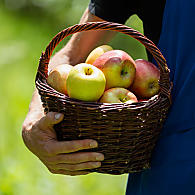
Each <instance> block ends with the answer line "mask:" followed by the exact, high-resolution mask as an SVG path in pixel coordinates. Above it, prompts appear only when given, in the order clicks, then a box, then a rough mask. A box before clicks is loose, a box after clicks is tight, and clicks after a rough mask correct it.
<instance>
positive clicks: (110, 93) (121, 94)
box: [100, 87, 138, 104]
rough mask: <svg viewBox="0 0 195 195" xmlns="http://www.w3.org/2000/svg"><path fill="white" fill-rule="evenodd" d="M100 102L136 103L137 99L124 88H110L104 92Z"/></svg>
mask: <svg viewBox="0 0 195 195" xmlns="http://www.w3.org/2000/svg"><path fill="white" fill-rule="evenodd" d="M100 102H102V103H126V104H131V103H134V102H138V100H137V97H136V96H135V95H134V94H133V93H132V92H130V91H129V90H127V89H125V88H118V87H116V88H110V89H108V90H106V91H105V92H104V94H103V95H102V97H101V99H100Z"/></svg>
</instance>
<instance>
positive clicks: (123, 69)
mask: <svg viewBox="0 0 195 195" xmlns="http://www.w3.org/2000/svg"><path fill="white" fill-rule="evenodd" d="M93 65H94V66H96V67H97V68H99V69H100V70H102V72H103V73H104V75H105V77H106V89H109V88H113V87H123V88H128V87H129V86H130V85H131V84H132V83H133V80H134V77H135V66H136V65H135V62H134V60H133V59H132V57H131V56H130V55H128V54H127V53H126V52H124V51H122V50H111V51H107V52H105V53H104V54H102V55H101V56H100V57H98V58H97V59H96V60H95V61H94V63H93Z"/></svg>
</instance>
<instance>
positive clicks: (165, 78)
mask: <svg viewBox="0 0 195 195" xmlns="http://www.w3.org/2000/svg"><path fill="white" fill-rule="evenodd" d="M98 29H101V30H113V31H117V32H121V33H123V34H126V35H129V36H130V37H133V38H134V39H136V40H138V41H139V42H140V43H142V44H143V45H144V46H145V47H146V49H148V50H149V52H150V53H151V54H152V55H153V57H154V59H155V60H156V62H157V64H158V66H159V69H160V80H159V85H160V90H159V95H160V94H161V93H162V94H164V95H165V96H167V97H168V99H169V101H170V102H171V90H172V82H170V76H169V74H170V70H169V68H168V66H167V63H166V60H165V58H164V56H163V55H162V53H161V51H160V50H159V49H158V48H157V46H156V45H155V44H154V43H153V42H152V41H151V40H150V39H148V38H147V37H146V36H145V35H143V34H142V33H140V32H138V31H137V30H134V29H133V28H131V27H128V26H126V25H123V24H119V23H113V22H87V23H81V24H75V25H73V26H70V27H68V28H66V29H64V30H62V31H60V32H59V33H58V34H56V35H55V36H54V37H53V39H52V40H51V41H50V43H49V44H48V46H47V47H46V49H45V52H42V55H41V57H40V60H39V66H38V70H37V75H36V79H35V82H36V86H37V82H38V80H40V81H44V80H46V79H47V77H48V64H49V61H50V58H51V55H52V53H53V51H54V49H55V48H56V46H57V45H58V44H59V43H60V42H61V41H62V40H63V39H64V38H66V37H67V36H69V35H72V34H74V33H77V32H82V31H89V30H98ZM42 83H44V82H42ZM46 85H47V83H46ZM47 87H48V86H47ZM53 92H55V93H56V90H55V89H53ZM57 93H58V95H59V96H62V94H61V93H59V92H57ZM63 95H64V94H63ZM64 97H66V95H65V96H64ZM72 101H75V100H73V99H72Z"/></svg>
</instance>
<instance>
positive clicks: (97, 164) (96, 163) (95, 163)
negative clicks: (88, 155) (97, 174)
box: [93, 162, 101, 168]
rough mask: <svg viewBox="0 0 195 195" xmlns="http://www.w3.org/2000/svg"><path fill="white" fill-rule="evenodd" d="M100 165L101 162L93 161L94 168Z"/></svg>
mask: <svg viewBox="0 0 195 195" xmlns="http://www.w3.org/2000/svg"><path fill="white" fill-rule="evenodd" d="M100 166H101V162H94V163H93V167H94V168H97V167H100Z"/></svg>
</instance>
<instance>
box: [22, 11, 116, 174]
mask: <svg viewBox="0 0 195 195" xmlns="http://www.w3.org/2000/svg"><path fill="white" fill-rule="evenodd" d="M89 21H102V20H101V19H100V18H98V17H96V16H94V15H92V14H90V13H89V11H88V9H86V11H85V12H84V14H83V16H82V18H81V20H80V23H84V22H89ZM113 35H114V33H113V32H110V31H101V30H97V31H89V32H81V33H77V34H74V35H73V36H72V37H71V39H70V40H69V42H68V43H67V44H66V46H65V47H64V48H62V49H61V50H60V51H59V52H57V53H56V54H55V55H54V56H53V58H52V59H51V61H50V64H49V68H50V69H53V68H54V67H55V66H57V65H59V64H63V63H68V64H71V65H75V64H77V63H79V62H82V61H84V60H85V58H86V57H87V55H88V54H89V52H90V51H91V50H92V49H93V48H94V47H96V46H97V45H98V44H105V43H107V42H108V41H109V40H110V39H111V37H112V36H113ZM62 119H63V115H60V114H59V113H52V112H50V113H48V114H47V115H45V114H44V111H43V107H42V104H41V100H40V96H39V94H38V92H37V90H35V91H34V94H33V97H32V100H31V103H30V106H29V112H28V114H27V116H26V118H25V120H24V123H23V128H22V136H23V140H24V143H25V144H26V146H27V147H28V149H29V150H30V151H31V152H32V153H34V154H35V155H36V156H37V157H38V158H39V159H40V160H41V161H42V162H43V163H44V164H45V165H46V166H47V168H48V169H49V170H50V172H52V173H57V174H66V175H81V174H87V173H88V172H87V169H91V168H95V167H99V166H100V165H101V163H100V161H102V160H103V158H104V157H103V155H102V154H99V153H95V152H93V153H92V152H88V153H83V152H79V150H82V149H87V148H93V147H97V142H96V141H95V140H90V139H86V140H79V141H70V142H58V141H57V139H56V134H55V132H54V129H53V125H54V124H57V123H59V122H60V121H61V120H62ZM70 153H71V154H70Z"/></svg>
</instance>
